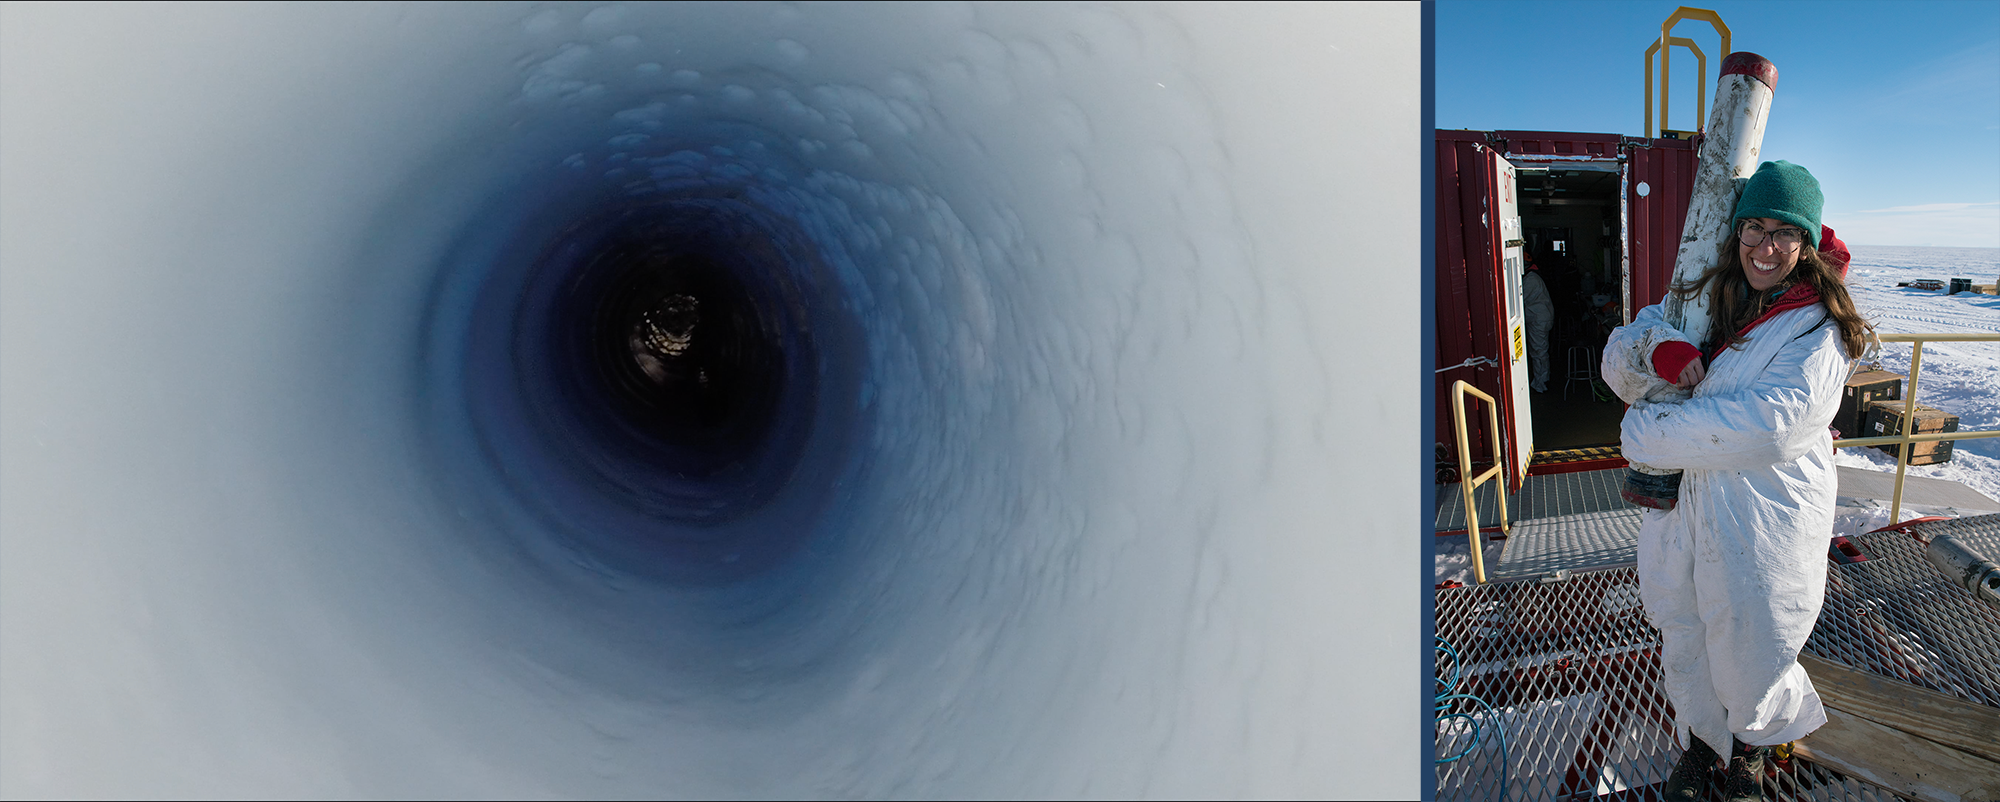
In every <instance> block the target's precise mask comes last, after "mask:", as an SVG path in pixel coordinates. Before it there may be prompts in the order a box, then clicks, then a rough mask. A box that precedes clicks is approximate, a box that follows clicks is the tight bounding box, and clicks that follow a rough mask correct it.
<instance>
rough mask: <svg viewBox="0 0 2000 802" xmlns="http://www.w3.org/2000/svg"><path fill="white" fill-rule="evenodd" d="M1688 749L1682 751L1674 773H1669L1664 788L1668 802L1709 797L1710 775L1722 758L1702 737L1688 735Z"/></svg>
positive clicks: (1692, 800) (1687, 801) (1685, 801)
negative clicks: (1703, 741)
mask: <svg viewBox="0 0 2000 802" xmlns="http://www.w3.org/2000/svg"><path fill="white" fill-rule="evenodd" d="M1688 741H1689V742H1690V744H1689V746H1688V749H1687V751H1685V752H1682V753H1681V762H1679V763H1677V764H1675V765H1674V773H1672V774H1669V775H1667V787H1666V788H1665V789H1663V791H1664V793H1665V795H1666V799H1667V802H1698V800H1702V799H1706V798H1707V797H1708V775H1709V772H1711V771H1714V770H1715V764H1716V763H1717V762H1718V761H1720V760H1721V759H1722V757H1721V756H1720V755H1717V754H1716V753H1715V750H1713V749H1710V748H1708V744H1705V743H1702V741H1701V739H1700V738H1697V737H1695V736H1692V735H1690V736H1688Z"/></svg>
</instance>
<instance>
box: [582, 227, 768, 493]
mask: <svg viewBox="0 0 2000 802" xmlns="http://www.w3.org/2000/svg"><path fill="white" fill-rule="evenodd" d="M594 261H595V264H594V265H592V269H590V270H589V271H587V272H590V273H593V274H596V275H599V276H603V277H605V278H606V281H605V283H604V284H603V285H602V288H603V289H602V294H601V295H600V296H599V298H598V299H597V302H596V303H595V305H594V306H595V308H594V310H593V311H592V313H591V316H590V320H589V324H588V326H587V332H588V333H587V342H586V345H587V353H588V361H589V363H590V364H591V366H592V368H593V369H592V371H591V372H592V373H593V374H594V376H595V378H596V380H597V381H598V382H599V383H600V385H601V388H602V390H603V392H604V395H605V398H606V401H607V402H608V405H609V407H610V408H611V410H612V411H613V412H614V413H615V414H616V415H617V416H618V417H619V418H620V420H621V422H622V423H623V425H624V426H625V427H626V428H628V429H629V430H630V431H632V432H633V433H635V434H636V435H638V436H640V437H643V438H645V439H647V440H650V441H652V442H651V444H652V445H653V446H655V447H657V448H661V449H665V450H666V451H669V452H671V453H672V463H673V470H674V472H675V473H676V474H677V475H679V476H680V477H682V478H687V479H702V478H708V477H710V476H713V475H715V474H717V473H719V472H724V471H726V470H728V469H729V468H730V467H731V466H733V465H735V464H737V463H739V462H741V461H743V460H746V459H748V458H750V457H751V456H752V455H753V454H754V453H755V452H756V451H757V450H758V448H759V446H760V444H761V443H762V441H763V440H764V439H765V437H766V436H767V435H768V434H769V433H770V430H771V428H772V427H771V424H772V419H773V416H774V415H775V413H776V411H777V409H778V402H779V400H780V398H781V397H782V396H783V395H784V390H785V386H784V385H785V374H786V370H785V356H786V355H785V353H784V336H783V335H784V333H783V332H782V331H781V330H779V329H778V328H777V325H778V321H777V320H776V319H775V317H776V316H775V315H773V314H771V313H772V312H773V311H775V310H764V309H760V308H759V303H758V300H759V299H758V298H757V297H756V295H757V294H756V293H755V292H753V290H752V288H750V287H747V286H745V283H744V281H743V277H742V276H739V275H737V273H736V272H734V271H731V270H730V269H728V267H727V266H725V265H724V264H721V263H719V262H718V261H717V259H716V258H714V257H712V256H710V255H708V254H704V253H701V252H698V251H688V250H679V249H675V248H673V247H672V245H671V244H670V243H666V244H663V243H648V242H626V243H620V244H618V245H615V246H613V247H611V248H609V249H607V250H606V251H604V252H603V253H602V254H600V255H599V256H598V258H597V259H596V260H594Z"/></svg>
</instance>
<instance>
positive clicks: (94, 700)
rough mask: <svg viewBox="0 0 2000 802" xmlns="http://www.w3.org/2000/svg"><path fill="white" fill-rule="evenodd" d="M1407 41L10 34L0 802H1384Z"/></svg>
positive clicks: (1397, 538) (1407, 736)
mask: <svg viewBox="0 0 2000 802" xmlns="http://www.w3.org/2000/svg"><path fill="white" fill-rule="evenodd" d="M1418 29H1419V20H1418V8H1417V6H1416V5H1415V4H1407V5H1389V4H1358V5H1343V6H1333V7H1328V6H1321V5H1316V4H1291V5H1279V6H1253V7H1227V6H1223V7H1211V6H1170V7H1153V6H1114V7H1109V8H1104V7H1081V6H1040V5H1032V6H1025V7H1024V6H1017V5H958V4H953V5H918V4H871V5H806V6H794V5H790V4H783V5H763V4H740V5H739V4H722V5H706V4H697V5H682V4H658V5H655V4H640V5H631V6H624V5H609V6H592V5H575V6H571V5H560V6H554V7H541V6H519V5H458V4H454V5H408V6H405V5H359V4H357V5H347V4H340V5H301V6H293V5H282V6H278V5H273V6H262V5H258V6H207V5H204V6H172V5H165V4H139V5H132V6H115V7H101V6H30V5H12V6H8V7H6V8H5V9H0V90H4V91H0V378H4V381H0V796H5V797H7V798H20V797H45V796H65V797H67V796H160V797H180V796H208V795H227V796H244V797H250V796H271V797H293V796H335V797H343V796H381V797H389V796H408V797H417V796H423V797H429V796H487V797H497V796H536V797H547V796H564V797H600V796H665V797H715V796H727V797H745V796H758V797H767V796H768V797H787V796H813V797H827V796H841V797H848V796H865V797H919V796H923V797H967V796H1001V795H1006V796H1012V795H1022V796H1033V797H1045V796H1118V797H1126V796H1176V797H1179V796H1327V795H1336V794H1337V795H1347V796H1361V797H1374V798H1383V797H1395V798H1403V797H1412V796H1415V795H1416V790H1415V789H1416V787H1417V782H1418V778H1419V776H1420V772H1421V771H1423V770H1424V769H1426V768H1427V766H1426V765H1425V764H1424V763H1423V762H1422V761H1421V760H1420V758H1419V757H1418V756H1419V754H1420V749H1419V747H1420V746H1421V744H1422V741H1421V738H1422V737H1423V735H1422V732H1423V730H1422V728H1421V727H1420V723H1421V717H1420V714H1421V707H1420V704H1419V702H1418V700H1417V695H1418V691H1419V689H1420V688H1422V687H1423V680H1424V678H1425V675H1426V674H1427V672H1428V664H1427V663H1423V664H1420V663H1419V662H1418V660H1417V659H1416V658H1417V657H1419V656H1420V655H1421V654H1423V653H1424V649H1425V647H1427V646H1428V644H1420V643H1418V640H1419V634H1418V633H1419V632H1420V628H1419V622H1418V617H1417V616H1418V610H1417V603H1418V601H1419V600H1420V598H1421V594H1420V592H1419V590H1418V587H1420V586H1421V583H1422V582H1423V581H1424V577H1425V576H1426V575H1427V572H1428V569H1427V567H1425V566H1422V565H1420V562H1421V561H1420V559H1419V547H1420V543H1419V542H1418V541H1417V540H1416V539H1415V535H1416V533H1417V532H1418V526H1419V523H1418V521H1417V503H1416V495H1417V492H1418V488H1419V484H1418V483H1419V482H1420V481H1422V479H1421V477H1423V476H1424V475H1425V474H1424V472H1423V471H1424V470H1425V467H1424V466H1422V465H1420V464H1419V458H1420V456H1427V454H1426V453H1425V452H1424V451H1423V450H1422V449H1421V448H1419V447H1417V446H1418V441H1419V440H1420V439H1421V438H1419V437H1418V426H1419V421H1420V419H1421V418H1422V412H1423V410H1420V409H1419V408H1418V406H1419V405H1418V404H1417V403H1416V400H1417V392H1418V387H1419V384H1418V380H1417V379H1418V377H1417V376H1416V374H1417V373H1418V368H1417V365H1418V361H1419V342H1418V333H1419V332H1418V328H1419V320H1420V309H1419V300H1418V299H1419V295H1418V283H1417V280H1416V277H1417V276H1418V275H1419V272H1418V264H1417V262H1418V253H1419V251H1418V246H1419V245H1420V242H1419V219H1420V218H1419V211H1420V210H1419V207H1418V190H1419V188H1420V186H1419V182H1418V180H1417V176H1418V166H1419V162H1418V159H1419V154H1420V152H1421V151H1420V147H1421V145H1422V140H1421V138H1420V137H1421V132H1420V131H1419V130H1418V129H1417V123H1418V114H1419V111H1420V103H1421V95H1420V94H1419V92H1418V75H1419V71H1420V64H1419V59H1420V58H1421V55H1422V49H1421V47H1420V46H1419V42H1418V32H1419V31H1418ZM621 238H622V239H621ZM633 241H643V242H645V243H647V245H646V247H661V248H679V249H680V250H679V251H676V253H681V254H682V255H683V256H685V255H686V254H693V255H694V257H698V261H700V262H701V263H702V264H704V265H707V266H708V267H706V268H704V269H706V270H708V271H709V273H705V274H703V275H704V276H705V277H704V278H703V279H702V280H703V281H711V283H710V284H704V285H702V286H704V287H721V288H722V290H717V291H718V292H721V293H722V295H720V296H706V295H705V296H702V297H703V298H704V299H711V298H713V297H724V296H726V297H727V298H728V299H734V300H732V301H730V303H739V305H738V306H737V307H731V308H734V309H736V310H737V313H739V314H738V317H736V318H732V319H735V320H738V322H741V323H742V325H741V326H740V327H739V329H738V330H735V331H737V334H739V335H741V337H742V340H741V343H737V341H735V340H732V341H731V343H732V345H731V346H730V349H725V350H729V353H731V354H734V355H736V356H734V357H731V358H738V357H740V360H739V362H737V363H730V364H732V365H736V367H737V368H741V370H742V371H745V372H744V373H743V375H746V376H751V377H752V379H749V380H745V381H744V383H742V384H741V385H740V386H741V387H747V388H749V389H747V390H742V391H741V392H739V393H738V394H737V395H734V396H729V397H730V398H732V399H735V400H737V401H742V402H743V403H744V404H745V405H746V406H744V407H743V408H747V409H752V410H753V412H743V413H740V414H739V413H737V412H729V414H732V415H736V416H737V417H732V418H728V420H730V421H734V422H733V423H731V424H730V426H732V427H735V428H727V429H726V431H724V430H716V431H724V434H726V435H727V436H722V435H717V436H715V437H710V436H709V435H711V434H714V431H711V430H709V429H701V428H699V427H695V428H694V429H676V428H672V427H668V428H669V429H671V432H678V433H682V434H685V432H686V431H697V433H699V434H700V435H701V436H700V437H694V436H693V435H689V436H688V437H692V438H693V439H688V438H685V437H681V434H672V433H670V434H669V435H661V436H660V437H657V438H654V439H650V440H649V439H645V438H639V439H638V440H635V441H633V442H625V441H622V440H620V437H619V435H620V433H630V431H632V430H633V429H632V428H631V426H628V424H630V422H631V420H632V419H628V418H627V417H620V416H621V415H623V414H625V413H623V412H620V411H619V410H622V409H625V408H624V407H619V406H617V404H616V403H614V402H613V401H607V400H606V399H605V398H601V397H598V395H596V394H594V393H595V391H596V390H598V389H602V388H603V387H608V386H614V385H615V384H616V383H615V382H611V380H609V379H604V377H603V375H601V373H602V371H600V370H599V369H600V368H603V364H600V363H597V362H592V361H591V359H593V358H595V357H589V358H586V357H588V356H589V355H591V354H597V353H598V352H597V351H592V350H590V349H591V348H594V347H596V345H597V344H601V343H599V341H598V340H592V339H590V337H591V336H594V335H588V334H587V333H586V334H579V333H578V332H587V331H596V329H591V328H590V327H591V326H592V325H596V324H595V323H593V322H592V321H599V322H601V320H600V318H599V317H594V316H599V315H601V314H602V310H603V309H604V308H607V307H606V304H609V303H611V302H610V301H607V300H605V299H614V300H615V298H616V297H617V292H616V291H614V290H606V289H605V287H607V286H626V285H624V284H619V282H620V281H625V280H626V279H630V278H631V277H632V276H639V277H640V278H639V279H632V280H640V279H645V278H646V277H648V276H652V275H654V274H652V273H646V272H644V270H640V271H639V272H636V273H635V272H630V271H628V272H626V273H620V272H618V271H617V270H616V269H613V268H606V267H603V266H604V265H606V264H614V266H615V260H610V261H607V260H606V259H607V258H608V257H606V258H600V257H604V254H607V253H612V252H613V250H615V249H614V248H612V246H611V245H607V243H615V242H633ZM621 247H622V246H621ZM676 258H680V257H676ZM690 258H693V257H690ZM648 264H650V263H648ZM619 269H623V268H619ZM646 269H652V268H646ZM594 271H595V272H594ZM606 271H609V272H606ZM648 280H650V279H648ZM593 293H595V294H593ZM607 293H608V294H607ZM715 303H720V302H714V303H711V304H710V305H708V306H703V307H702V310H703V314H704V315H708V314H710V313H711V312H712V311H713V310H715V309H717V308H718V307H717V306H716V305H715ZM716 314H721V313H716ZM717 319H720V318H717V317H704V318H703V320H704V321H706V322H705V323H704V324H702V325H710V324H711V323H712V322H713V321H715V320H717ZM746 321H747V322H746ZM718 325H719V324H718ZM696 331H698V332H699V331H704V330H703V329H696ZM697 336H701V335H699V334H698V335H697ZM742 343H747V345H742V348H736V345H739V344H742ZM732 349H733V350H732ZM745 349H747V350H745ZM760 349H761V350H760ZM742 353H750V354H752V356H749V357H743V356H742ZM579 355H585V356H579ZM613 362H615V360H613ZM604 364H610V363H604ZM606 369H608V368H606ZM732 369H734V368H732ZM690 375H692V374H690ZM709 379H710V376H709V375H708V374H705V373H704V374H702V376H701V378H700V379H699V382H700V383H701V386H702V387H704V388H707V387H709V384H708V382H709ZM690 381H694V380H693V379H690ZM593 382H598V383H593ZM605 382H610V383H605ZM621 386H622V385H621ZM704 392H706V390H704ZM744 399H748V400H747V401H744ZM735 409H737V408H736V407H730V408H729V410H735ZM729 410H725V411H729ZM628 411H629V410H628ZM743 421H749V423H743ZM647 431H653V430H647ZM654 433H655V434H657V432H654ZM648 437H652V435H648ZM676 438H681V439H676ZM703 438H707V439H703ZM641 441H643V442H642V443H641V444H640V445H634V444H633V443H634V442H641ZM1413 585H1415V586H1413ZM1406 587H1408V588H1410V590H1409V591H1408V592H1403V591H1402V590H1401V589H1402V588H1406Z"/></svg>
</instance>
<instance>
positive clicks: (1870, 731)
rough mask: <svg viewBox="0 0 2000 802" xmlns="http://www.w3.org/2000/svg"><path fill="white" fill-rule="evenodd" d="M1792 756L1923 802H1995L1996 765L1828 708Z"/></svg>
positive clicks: (1999, 779)
mask: <svg viewBox="0 0 2000 802" xmlns="http://www.w3.org/2000/svg"><path fill="white" fill-rule="evenodd" d="M1826 717H1827V721H1826V725H1825V726H1823V727H1820V728H1819V729H1818V730H1815V731H1813V734H1812V735H1810V736H1808V737H1807V738H1806V739H1805V740H1802V741H1799V742H1798V743H1797V744H1796V745H1794V746H1793V748H1792V749H1793V754H1795V755H1796V756H1798V757H1802V758H1805V759H1806V760H1809V761H1812V762H1813V763H1817V764H1819V765H1821V766H1825V767H1827V768H1830V769H1833V770H1835V771H1838V772H1841V773H1843V774H1848V775H1851V776H1854V777H1859V778H1861V779H1863V780H1867V781H1868V782H1871V783H1874V784H1876V785H1879V786H1882V787H1884V788H1887V789H1889V790H1891V791H1894V792H1896V793H1898V794H1904V795H1907V796H1912V797H1915V798H1917V799H1921V800H1925V802H1989V801H1990V800H1995V799H2000V763H1996V762H1994V761H1991V760H1987V759H1985V758H1982V757H1979V756H1977V755H1973V754H1969V753H1966V752H1961V751H1959V750H1956V749H1953V748H1951V747H1948V746H1943V745H1940V744H1937V743H1933V742H1931V741H1927V740H1924V739H1922V738H1918V737H1917V736H1915V735H1911V734H1909V733H1907V732H1903V731H1901V730H1896V729H1891V728H1889V727H1884V726H1882V725H1880V724H1876V723H1874V722H1871V721H1869V720H1867V719H1864V718H1861V717H1859V716H1855V715H1852V714H1849V713H1846V712H1843V711H1841V710H1839V709H1838V708H1833V707H1829V708H1827V709H1826Z"/></svg>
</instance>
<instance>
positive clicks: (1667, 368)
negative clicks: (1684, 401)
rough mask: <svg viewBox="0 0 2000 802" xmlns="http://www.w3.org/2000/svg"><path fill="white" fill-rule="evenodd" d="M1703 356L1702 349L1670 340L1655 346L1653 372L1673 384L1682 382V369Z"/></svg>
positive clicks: (1685, 368)
mask: <svg viewBox="0 0 2000 802" xmlns="http://www.w3.org/2000/svg"><path fill="white" fill-rule="evenodd" d="M1700 358H1701V349H1699V348H1696V347H1694V346H1693V345H1689V344H1688V343H1684V342H1681V341H1680V340H1668V341H1666V342H1663V343H1660V344H1659V345H1657V346H1654V347H1653V372H1654V373H1658V374H1660V378H1662V379H1665V380H1666V381H1667V382H1668V383H1671V384H1676V385H1678V384H1680V381H1681V371H1684V370H1687V366H1688V363H1689V362H1693V361H1695V360H1697V359H1700Z"/></svg>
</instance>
